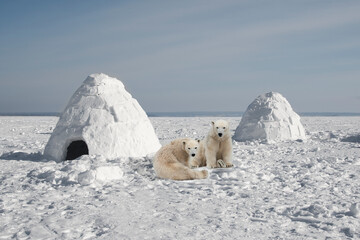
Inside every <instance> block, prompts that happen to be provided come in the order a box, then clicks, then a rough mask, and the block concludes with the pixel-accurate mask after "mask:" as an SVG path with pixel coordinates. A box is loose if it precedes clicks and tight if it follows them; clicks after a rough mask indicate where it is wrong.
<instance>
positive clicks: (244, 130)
mask: <svg viewBox="0 0 360 240" xmlns="http://www.w3.org/2000/svg"><path fill="white" fill-rule="evenodd" d="M298 139H302V140H304V139H306V136H305V129H304V127H303V125H302V124H301V121H300V116H299V115H298V114H296V113H295V112H294V110H293V109H292V107H291V105H290V103H289V102H288V101H287V100H286V98H284V97H283V96H282V95H281V94H280V93H277V92H269V93H265V94H263V95H260V96H258V97H257V98H256V99H255V100H254V101H253V102H252V103H251V104H250V105H249V106H248V108H247V110H246V112H245V113H244V115H243V117H242V119H241V121H240V124H239V126H238V127H237V128H236V131H235V135H234V140H236V141H247V140H266V141H268V142H271V141H283V140H298Z"/></svg>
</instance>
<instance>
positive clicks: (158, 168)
mask: <svg viewBox="0 0 360 240" xmlns="http://www.w3.org/2000/svg"><path fill="white" fill-rule="evenodd" d="M199 141H200V140H199ZM199 141H197V140H193V139H190V138H182V139H176V140H174V141H172V142H171V143H170V144H168V145H165V146H163V147H162V148H160V150H159V151H158V152H157V153H156V154H155V157H154V163H153V164H154V169H155V173H156V175H157V176H158V177H160V178H167V179H173V180H192V179H203V178H207V177H208V172H207V171H206V170H202V171H196V170H192V169H190V168H189V167H190V165H189V161H190V159H191V158H193V157H195V156H196V153H197V151H198V147H199Z"/></svg>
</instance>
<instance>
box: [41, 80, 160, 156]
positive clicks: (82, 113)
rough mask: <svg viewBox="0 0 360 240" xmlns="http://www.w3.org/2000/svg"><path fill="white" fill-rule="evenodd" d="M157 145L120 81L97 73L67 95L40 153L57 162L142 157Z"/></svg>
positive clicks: (149, 124)
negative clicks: (100, 156)
mask: <svg viewBox="0 0 360 240" xmlns="http://www.w3.org/2000/svg"><path fill="white" fill-rule="evenodd" d="M160 147H161V145H160V142H159V139H158V138H157V136H156V134H155V131H154V128H153V126H152V124H151V122H150V120H149V118H148V116H147V115H146V113H145V111H144V110H143V109H142V108H141V106H140V105H139V103H138V102H137V101H136V99H134V98H133V97H132V96H131V94H130V93H128V92H127V91H126V90H125V87H124V85H123V83H122V82H121V81H120V80H118V79H116V78H112V77H109V76H107V75H106V74H103V73H101V74H92V75H90V76H88V77H87V79H86V80H85V81H84V82H83V84H82V85H81V86H80V87H79V89H77V91H76V92H75V93H74V95H73V96H72V97H71V99H70V101H69V103H68V105H67V106H66V108H65V110H64V111H63V113H62V114H61V115H60V118H59V121H58V123H57V125H56V127H55V129H54V131H53V133H52V135H51V137H50V139H49V142H48V143H47V145H46V147H45V150H44V156H45V157H46V158H49V159H54V160H56V161H58V162H59V161H63V160H72V159H75V158H77V157H79V156H81V155H102V156H104V157H105V158H110V159H111V158H117V157H142V156H145V155H147V154H149V153H152V152H156V151H157V150H158V149H159V148H160Z"/></svg>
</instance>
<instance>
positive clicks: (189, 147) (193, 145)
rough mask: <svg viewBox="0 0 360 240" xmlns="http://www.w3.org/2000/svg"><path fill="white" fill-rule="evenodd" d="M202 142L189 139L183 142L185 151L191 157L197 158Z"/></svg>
mask: <svg viewBox="0 0 360 240" xmlns="http://www.w3.org/2000/svg"><path fill="white" fill-rule="evenodd" d="M199 143H200V140H194V139H187V140H184V141H183V149H184V150H185V151H186V152H187V154H189V156H190V157H195V155H196V153H197V151H198V149H199Z"/></svg>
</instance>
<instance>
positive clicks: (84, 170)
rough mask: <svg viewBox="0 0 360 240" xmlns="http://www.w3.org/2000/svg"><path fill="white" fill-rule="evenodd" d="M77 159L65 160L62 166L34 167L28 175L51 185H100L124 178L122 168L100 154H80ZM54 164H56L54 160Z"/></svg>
mask: <svg viewBox="0 0 360 240" xmlns="http://www.w3.org/2000/svg"><path fill="white" fill-rule="evenodd" d="M78 160H79V161H66V162H64V164H63V166H59V167H58V166H45V167H43V168H39V169H34V170H32V171H30V172H29V173H28V175H27V176H28V177H31V178H32V179H36V180H38V181H46V182H49V183H51V184H53V185H61V186H68V185H73V184H80V185H82V186H88V185H90V186H99V185H100V186H101V185H103V184H106V183H110V182H112V181H116V180H123V179H124V171H123V168H122V167H121V166H120V165H119V163H114V162H111V161H107V160H106V159H103V158H102V157H101V156H96V155H94V156H81V157H80V158H79V159H78ZM54 164H56V163H55V162H54Z"/></svg>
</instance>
